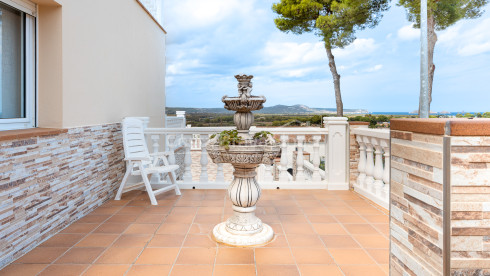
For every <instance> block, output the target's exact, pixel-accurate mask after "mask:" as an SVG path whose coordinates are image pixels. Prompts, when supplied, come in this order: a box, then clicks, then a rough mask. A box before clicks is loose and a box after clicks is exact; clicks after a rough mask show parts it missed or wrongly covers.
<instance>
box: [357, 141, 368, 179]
mask: <svg viewBox="0 0 490 276" xmlns="http://www.w3.org/2000/svg"><path fill="white" fill-rule="evenodd" d="M356 140H357V143H359V163H358V165H357V170H358V171H359V176H358V177H357V186H359V187H362V185H363V184H364V181H365V180H366V144H365V143H364V141H363V139H362V136H361V135H356Z"/></svg>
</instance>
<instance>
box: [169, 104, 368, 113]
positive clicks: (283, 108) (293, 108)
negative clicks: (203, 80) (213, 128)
mask: <svg viewBox="0 0 490 276" xmlns="http://www.w3.org/2000/svg"><path fill="white" fill-rule="evenodd" d="M335 110H336V109H335V108H313V107H308V106H306V105H301V104H296V105H275V106H267V107H264V108H263V109H262V110H259V111H255V113H259V114H326V113H335V112H336V111H335ZM175 111H185V112H186V113H218V114H221V113H222V114H226V113H229V114H233V112H232V111H229V110H226V109H224V108H194V107H167V108H166V113H167V114H168V115H173V114H175ZM344 113H363V114H364V113H368V111H367V110H365V109H344Z"/></svg>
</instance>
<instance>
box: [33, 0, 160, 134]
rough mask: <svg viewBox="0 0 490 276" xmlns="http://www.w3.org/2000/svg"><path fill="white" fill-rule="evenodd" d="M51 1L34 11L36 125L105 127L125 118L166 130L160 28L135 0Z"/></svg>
mask: <svg viewBox="0 0 490 276" xmlns="http://www.w3.org/2000/svg"><path fill="white" fill-rule="evenodd" d="M53 3H54V4H53V5H39V6H38V9H39V17H38V20H39V39H40V40H39V42H40V45H39V72H40V74H39V126H40V127H62V128H70V127H80V126H91V125H98V124H109V123H117V122H120V121H121V120H122V118H123V117H126V116H137V117H142V116H144V117H150V126H155V127H157V126H158V127H162V126H164V120H163V117H164V114H165V32H164V31H163V30H162V29H161V27H160V26H159V25H158V24H156V23H155V22H154V21H153V19H152V18H151V17H150V16H149V15H148V14H147V12H146V11H145V10H144V9H143V8H142V7H141V6H140V4H139V3H138V2H137V1H136V0H84V1H77V0H63V1H57V3H58V4H59V5H58V6H57V5H55V4H56V3H55V2H53ZM52 69H55V70H52ZM60 91H61V92H60Z"/></svg>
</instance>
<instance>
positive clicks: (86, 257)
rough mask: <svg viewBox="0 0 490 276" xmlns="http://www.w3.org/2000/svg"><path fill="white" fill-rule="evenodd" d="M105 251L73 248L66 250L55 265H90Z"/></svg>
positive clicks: (93, 248)
mask: <svg viewBox="0 0 490 276" xmlns="http://www.w3.org/2000/svg"><path fill="white" fill-rule="evenodd" d="M104 250H105V247H73V248H71V249H70V250H68V251H67V252H66V253H65V254H64V255H63V256H61V258H59V259H58V260H57V261H56V263H57V264H91V263H93V262H94V260H95V259H96V258H97V257H98V256H99V255H100V254H101V253H102V252H103V251H104Z"/></svg>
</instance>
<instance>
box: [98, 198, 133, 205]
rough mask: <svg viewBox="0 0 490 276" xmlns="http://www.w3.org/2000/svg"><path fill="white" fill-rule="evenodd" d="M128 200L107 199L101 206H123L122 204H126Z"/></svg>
mask: <svg viewBox="0 0 490 276" xmlns="http://www.w3.org/2000/svg"><path fill="white" fill-rule="evenodd" d="M129 201H130V200H129V199H121V200H109V201H106V202H105V203H104V204H103V205H102V206H104V207H110V206H124V205H126V204H128V202H129Z"/></svg>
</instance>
